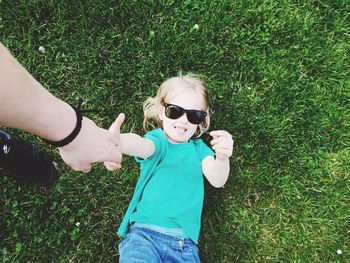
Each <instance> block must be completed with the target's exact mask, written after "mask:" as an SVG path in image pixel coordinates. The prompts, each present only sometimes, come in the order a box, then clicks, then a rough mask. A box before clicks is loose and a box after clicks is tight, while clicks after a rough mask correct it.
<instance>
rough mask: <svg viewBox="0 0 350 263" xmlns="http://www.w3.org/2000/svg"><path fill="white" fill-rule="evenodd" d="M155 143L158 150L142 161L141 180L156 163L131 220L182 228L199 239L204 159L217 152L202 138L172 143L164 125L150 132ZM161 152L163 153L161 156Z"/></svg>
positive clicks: (192, 236) (150, 136) (146, 136)
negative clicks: (162, 128)
mask: <svg viewBox="0 0 350 263" xmlns="http://www.w3.org/2000/svg"><path fill="white" fill-rule="evenodd" d="M145 138H149V139H150V140H152V141H153V143H154V145H155V152H154V154H153V155H152V156H151V157H150V158H148V159H145V160H142V159H139V158H136V160H137V161H138V162H140V163H141V175H140V180H141V179H142V180H144V178H143V177H145V176H147V175H144V174H143V172H144V170H147V169H148V170H149V167H154V169H153V171H152V174H151V175H150V178H149V179H148V180H147V182H146V183H145V185H144V187H143V189H142V193H141V195H140V196H139V200H138V202H137V204H136V207H135V208H134V210H133V211H132V212H131V211H130V212H131V213H130V220H129V223H132V222H138V223H145V224H153V225H159V226H163V227H168V228H181V229H183V231H184V232H185V233H186V234H187V235H188V236H189V237H190V238H191V239H192V240H193V241H194V242H195V243H198V236H199V231H200V222H201V214H202V208H203V199H204V181H203V173H202V166H201V164H202V160H203V159H204V158H205V157H207V156H209V155H214V153H213V151H212V150H211V149H210V148H209V147H208V146H207V145H206V144H205V143H204V142H203V141H202V140H201V139H191V140H190V141H189V142H188V143H184V144H172V143H170V142H169V141H168V140H167V138H166V136H165V134H164V132H163V131H162V130H161V129H156V130H153V131H150V132H148V133H147V134H146V135H145ZM160 155H161V156H160Z"/></svg>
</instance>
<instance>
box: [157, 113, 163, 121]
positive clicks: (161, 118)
mask: <svg viewBox="0 0 350 263" xmlns="http://www.w3.org/2000/svg"><path fill="white" fill-rule="evenodd" d="M158 119H160V120H161V121H163V120H164V114H163V112H160V113H158Z"/></svg>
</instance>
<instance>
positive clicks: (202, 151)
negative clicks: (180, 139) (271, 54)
mask: <svg viewBox="0 0 350 263" xmlns="http://www.w3.org/2000/svg"><path fill="white" fill-rule="evenodd" d="M195 143H196V146H197V147H196V149H197V155H198V157H199V161H200V162H202V161H203V160H204V158H206V157H208V156H214V155H215V153H214V151H213V150H212V149H211V148H210V147H208V146H207V145H206V144H205V143H204V142H203V140H202V139H196V142H195Z"/></svg>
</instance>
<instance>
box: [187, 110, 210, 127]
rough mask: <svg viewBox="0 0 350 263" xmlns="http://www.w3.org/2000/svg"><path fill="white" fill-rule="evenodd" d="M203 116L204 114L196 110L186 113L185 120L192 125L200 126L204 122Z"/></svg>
mask: <svg viewBox="0 0 350 263" xmlns="http://www.w3.org/2000/svg"><path fill="white" fill-rule="evenodd" d="M205 115H206V113H205V112H203V111H198V110H194V111H188V112H187V118H188V120H189V122H191V123H192V124H200V123H201V122H202V121H203V120H204V118H205Z"/></svg>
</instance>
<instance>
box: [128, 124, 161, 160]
mask: <svg viewBox="0 0 350 263" xmlns="http://www.w3.org/2000/svg"><path fill="white" fill-rule="evenodd" d="M163 137H164V133H163V131H162V130H161V129H156V130H152V131H149V132H147V133H146V134H145V136H144V138H147V139H149V140H151V141H152V142H153V143H154V153H153V154H152V155H151V156H150V157H148V158H147V159H142V158H139V157H137V156H135V160H136V161H137V162H139V163H141V162H143V161H148V160H152V159H153V158H155V157H157V156H158V155H161V154H162V153H163V152H164V148H165V145H164V142H165V141H164V139H165V138H163Z"/></svg>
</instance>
